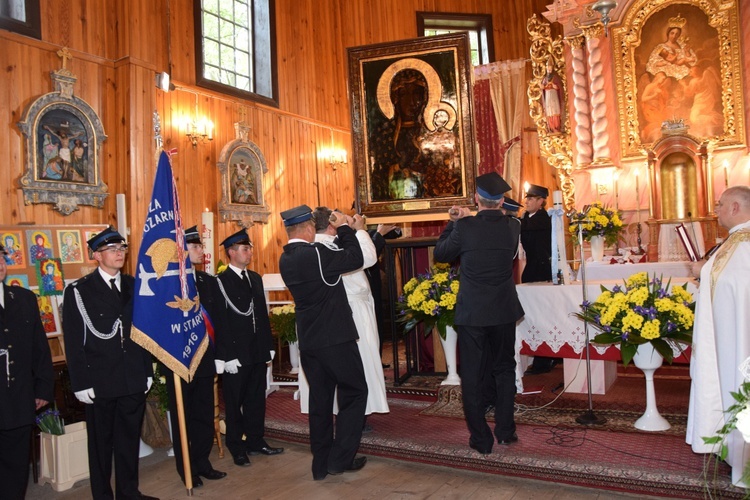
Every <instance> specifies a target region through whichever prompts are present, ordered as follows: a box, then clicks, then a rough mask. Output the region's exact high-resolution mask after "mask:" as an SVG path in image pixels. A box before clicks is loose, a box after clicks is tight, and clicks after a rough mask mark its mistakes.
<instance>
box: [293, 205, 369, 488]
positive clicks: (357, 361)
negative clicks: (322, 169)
mask: <svg viewBox="0 0 750 500" xmlns="http://www.w3.org/2000/svg"><path fill="white" fill-rule="evenodd" d="M281 218H282V219H283V220H284V226H285V227H286V231H287V235H288V236H289V242H288V244H287V245H286V246H284V253H283V254H282V255H281V259H280V260H279V270H280V271H281V276H282V278H284V283H285V284H286V286H287V287H288V288H289V291H290V292H291V293H292V296H293V297H294V304H295V312H296V318H297V329H298V330H297V333H298V338H299V347H300V356H301V360H302V367H303V368H304V370H305V375H306V376H307V380H308V382H309V384H310V417H309V422H310V449H311V450H312V453H313V462H312V474H313V479H314V480H316V481H319V480H322V479H325V477H326V476H327V475H328V474H334V475H336V474H341V473H343V472H349V471H356V470H359V469H361V468H362V467H364V466H365V463H367V457H364V456H359V457H356V454H357V449H358V448H359V442H360V439H361V438H362V426H363V425H364V421H365V407H366V404H367V382H366V381H365V374H364V368H363V365H362V358H361V357H360V354H359V349H358V348H357V338H358V335H357V328H356V326H355V324H354V319H353V318H352V310H351V308H350V307H349V301H348V299H347V296H346V289H345V288H344V283H343V282H342V281H341V275H342V274H344V273H348V272H351V271H354V270H357V269H359V268H360V267H362V265H363V262H364V260H363V258H362V249H361V248H360V246H359V241H358V240H357V236H356V235H355V232H354V230H353V229H352V228H351V227H349V225H348V218H347V216H346V215H344V214H342V213H340V212H333V214H332V215H331V225H332V226H333V227H334V228H336V235H337V237H338V246H339V247H340V248H336V249H334V248H331V247H329V246H326V245H324V244H323V243H313V242H314V241H315V223H314V222H313V220H312V210H311V209H310V207H308V206H307V205H301V206H299V207H295V208H292V209H289V210H286V211H284V212H281ZM337 389H338V396H337V397H338V408H339V413H338V416H337V417H336V425H335V437H334V419H333V399H334V394H335V393H336V392H335V391H336V390H337Z"/></svg>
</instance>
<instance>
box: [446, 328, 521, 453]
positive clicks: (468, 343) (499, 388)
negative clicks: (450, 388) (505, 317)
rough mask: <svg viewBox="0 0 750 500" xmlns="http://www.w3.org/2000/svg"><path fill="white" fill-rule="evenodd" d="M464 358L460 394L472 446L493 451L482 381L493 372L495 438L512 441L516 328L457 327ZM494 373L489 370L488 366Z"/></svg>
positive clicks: (513, 429)
mask: <svg viewBox="0 0 750 500" xmlns="http://www.w3.org/2000/svg"><path fill="white" fill-rule="evenodd" d="M456 330H457V331H458V345H459V354H460V359H461V392H462V395H463V404H464V414H465V416H466V425H467V427H468V428H469V433H470V435H471V438H470V443H471V444H472V445H474V446H476V447H478V448H480V449H486V450H491V449H492V445H493V444H494V439H493V437H492V431H491V430H490V427H489V425H487V419H486V418H485V412H484V409H485V404H484V403H485V402H484V401H483V398H482V378H483V376H484V374H485V373H491V376H492V378H494V380H495V390H496V399H495V402H494V404H495V437H496V438H497V439H498V440H506V439H509V438H510V437H511V436H512V435H513V433H514V432H515V431H516V424H515V421H514V417H513V413H514V404H515V396H516V360H515V343H516V325H515V323H507V324H502V325H493V326H466V325H457V326H456ZM490 362H491V363H493V364H492V370H487V369H486V364H487V363H490Z"/></svg>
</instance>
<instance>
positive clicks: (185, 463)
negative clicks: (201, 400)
mask: <svg viewBox="0 0 750 500" xmlns="http://www.w3.org/2000/svg"><path fill="white" fill-rule="evenodd" d="M172 377H174V380H173V382H174V395H175V403H177V422H178V424H179V429H180V445H181V447H182V469H183V473H184V475H185V488H186V489H187V496H189V497H191V496H193V473H192V471H191V470H190V448H189V447H188V439H187V426H186V425H185V404H184V403H183V401H182V383H180V382H181V381H180V376H179V375H177V374H176V373H173V374H172Z"/></svg>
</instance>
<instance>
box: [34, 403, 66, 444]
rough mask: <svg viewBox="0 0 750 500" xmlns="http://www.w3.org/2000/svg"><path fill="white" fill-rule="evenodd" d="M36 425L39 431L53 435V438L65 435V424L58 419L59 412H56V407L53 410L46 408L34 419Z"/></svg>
mask: <svg viewBox="0 0 750 500" xmlns="http://www.w3.org/2000/svg"><path fill="white" fill-rule="evenodd" d="M36 425H37V426H38V427H39V430H40V431H42V432H46V433H47V434H53V435H55V436H62V435H63V434H65V424H64V423H63V421H62V419H61V418H60V412H59V411H57V405H55V409H54V410H53V409H52V408H47V409H46V410H44V411H43V412H42V413H40V414H39V415H37V417H36Z"/></svg>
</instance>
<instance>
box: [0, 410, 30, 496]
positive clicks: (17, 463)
mask: <svg viewBox="0 0 750 500" xmlns="http://www.w3.org/2000/svg"><path fill="white" fill-rule="evenodd" d="M31 427H32V426H31V425H23V426H21V427H16V428H15V429H3V430H0V498H7V499H8V500H22V499H23V498H24V496H26V486H27V485H28V482H29V451H30V449H29V446H30V445H29V443H30V442H31Z"/></svg>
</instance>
